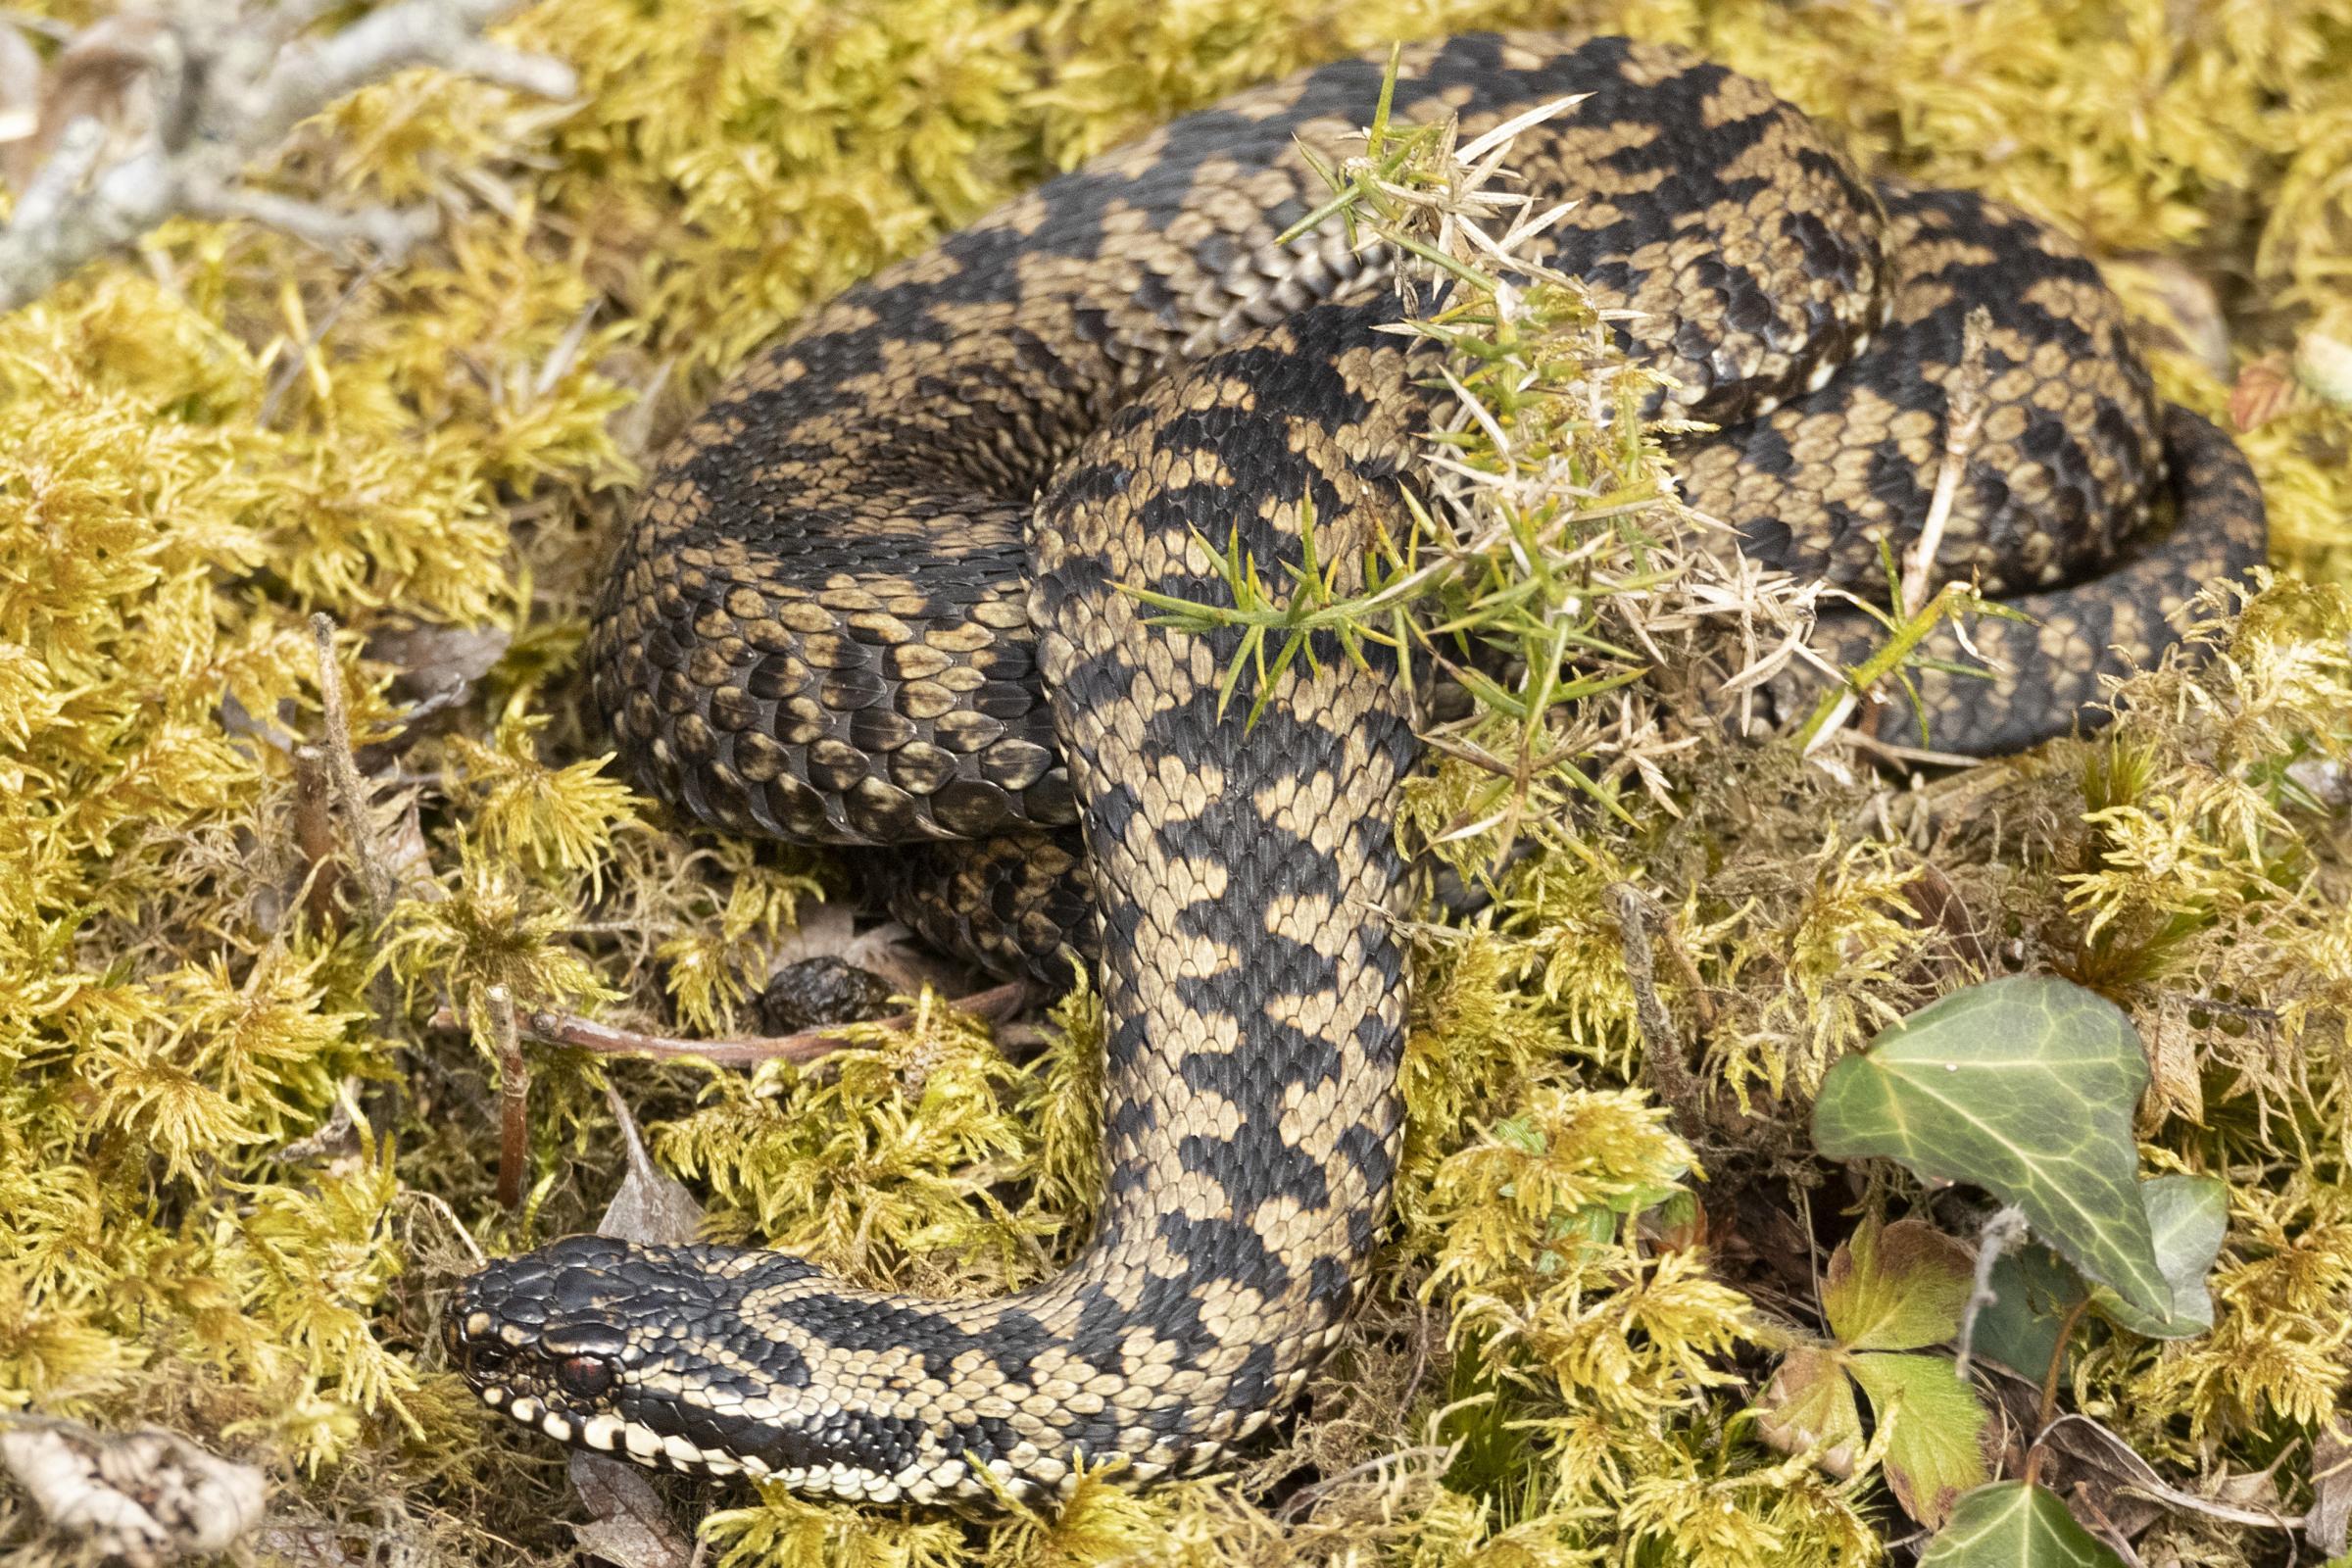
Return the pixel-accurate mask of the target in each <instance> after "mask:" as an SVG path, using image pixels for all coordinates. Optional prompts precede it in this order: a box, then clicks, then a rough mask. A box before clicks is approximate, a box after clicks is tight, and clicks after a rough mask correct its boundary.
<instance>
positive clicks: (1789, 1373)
mask: <svg viewBox="0 0 2352 1568" xmlns="http://www.w3.org/2000/svg"><path fill="white" fill-rule="evenodd" d="M1844 1360H1845V1357H1844V1356H1842V1355H1841V1354H1839V1353H1838V1351H1837V1350H1834V1349H1796V1350H1790V1351H1789V1353H1788V1355H1786V1356H1785V1357H1783V1358H1782V1360H1781V1367H1780V1370H1779V1371H1777V1372H1775V1373H1774V1374H1773V1375H1772V1381H1771V1382H1770V1383H1768V1384H1766V1385H1765V1386H1764V1396H1763V1397H1762V1398H1760V1399H1758V1400H1757V1401H1756V1426H1757V1435H1758V1436H1759V1437H1761V1438H1762V1439H1763V1440H1764V1441H1765V1442H1766V1443H1769V1444H1771V1445H1772V1446H1774V1447H1776V1448H1778V1449H1780V1450H1781V1451H1782V1452H1784V1453H1802V1452H1804V1451H1805V1450H1806V1449H1808V1448H1811V1449H1813V1450H1815V1454H1814V1462H1815V1463H1816V1464H1818V1465H1820V1466H1821V1468H1822V1469H1824V1470H1826V1471H1828V1472H1829V1473H1830V1474H1831V1475H1834V1476H1837V1477H1838V1478H1839V1479H1840V1480H1843V1479H1844V1478H1845V1477H1847V1476H1850V1475H1852V1474H1853V1473H1854V1458H1855V1456H1856V1455H1858V1454H1859V1453H1860V1452H1861V1451H1862V1410H1861V1407H1860V1406H1859V1405H1857V1404H1855V1402H1854V1386H1853V1384H1852V1383H1850V1382H1848V1381H1847V1380H1846V1376H1845V1367H1844V1365H1843V1363H1844Z"/></svg>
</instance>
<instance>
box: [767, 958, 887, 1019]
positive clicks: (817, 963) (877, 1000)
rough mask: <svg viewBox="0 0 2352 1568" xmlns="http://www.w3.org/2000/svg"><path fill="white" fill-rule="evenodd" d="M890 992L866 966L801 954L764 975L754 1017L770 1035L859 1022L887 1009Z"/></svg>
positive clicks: (885, 982) (879, 977) (880, 978)
mask: <svg viewBox="0 0 2352 1568" xmlns="http://www.w3.org/2000/svg"><path fill="white" fill-rule="evenodd" d="M891 995H892V987H891V984H890V982H889V981H887V980H885V979H883V978H882V977H881V976H880V975H878V974H875V973H874V972H873V971H872V970H870V969H860V968H858V966H857V965H856V964H854V963H844V962H843V961H842V960H841V959H839V958H803V959H802V960H801V961H800V962H798V963H792V964H786V965H785V966H784V967H783V968H781V969H779V970H777V971H776V972H775V974H774V975H773V976H771V977H770V978H769V980H768V982H767V989H766V990H764V991H762V992H760V1025H761V1027H762V1028H764V1029H766V1031H767V1032H768V1033H769V1034H776V1035H796V1034H799V1033H800V1032H801V1031H802V1030H804V1029H830V1028H832V1027H833V1026H834V1025H836V1024H844V1023H863V1022H865V1021H866V1020H867V1019H869V1018H879V1017H882V1016H884V1015H885V1014H887V1013H888V1012H889V1011H890V999H891Z"/></svg>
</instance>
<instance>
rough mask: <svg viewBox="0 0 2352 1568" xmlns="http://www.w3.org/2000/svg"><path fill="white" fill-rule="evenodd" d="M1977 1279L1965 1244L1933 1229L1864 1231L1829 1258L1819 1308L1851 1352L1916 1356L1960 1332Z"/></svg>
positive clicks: (1913, 1223)
mask: <svg viewBox="0 0 2352 1568" xmlns="http://www.w3.org/2000/svg"><path fill="white" fill-rule="evenodd" d="M1975 1277H1976V1262H1975V1259H1974V1258H1972V1257H1971V1256H1970V1255H1969V1250H1968V1248H1967V1246H1966V1244H1964V1243H1962V1242H1959V1241H1957V1240H1955V1239H1954V1238H1952V1237H1949V1236H1946V1235H1944V1234H1943V1232H1941V1231H1939V1230H1937V1229H1936V1227H1935V1226H1933V1225H1930V1224H1927V1223H1925V1222H1923V1221H1920V1220H1915V1219H1898V1220H1896V1221H1895V1222H1894V1223H1893V1224H1891V1225H1888V1226H1887V1227H1886V1228H1885V1229H1881V1228H1880V1227H1879V1226H1877V1225H1875V1224H1865V1225H1864V1226H1863V1227H1862V1228H1861V1229H1860V1230H1858V1231H1856V1232H1854V1235H1853V1239H1852V1240H1851V1241H1849V1242H1848V1243H1846V1245H1845V1246H1843V1247H1840V1248H1839V1249H1838V1250H1837V1251H1836V1252H1835V1253H1833V1254H1832V1255H1831V1257H1830V1271H1829V1276H1828V1278H1826V1279H1825V1280H1823V1281H1822V1287H1821V1305H1822V1309H1823V1310H1824V1311H1825V1312H1827V1313H1828V1314H1829V1319H1830V1329H1831V1332H1833V1333H1835V1334H1836V1335H1837V1336H1838V1344H1840V1345H1843V1346H1845V1347H1847V1348H1850V1349H1856V1350H1916V1349H1919V1348H1922V1347H1923V1346H1929V1345H1941V1344H1942V1343H1943V1342H1944V1341H1946V1340H1948V1339H1950V1338H1951V1337H1952V1336H1953V1335H1955V1334H1957V1333H1959V1332H1960V1310H1961V1308H1962V1307H1964V1306H1966V1305H1967V1304H1968V1293H1969V1289H1970V1287H1971V1285H1972V1284H1973V1283H1974V1281H1975Z"/></svg>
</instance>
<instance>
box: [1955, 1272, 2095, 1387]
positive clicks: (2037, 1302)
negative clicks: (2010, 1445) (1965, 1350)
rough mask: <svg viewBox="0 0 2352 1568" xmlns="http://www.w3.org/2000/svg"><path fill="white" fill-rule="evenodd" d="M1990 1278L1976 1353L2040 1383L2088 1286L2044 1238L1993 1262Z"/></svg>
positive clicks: (1977, 1335)
mask: <svg viewBox="0 0 2352 1568" xmlns="http://www.w3.org/2000/svg"><path fill="white" fill-rule="evenodd" d="M1988 1283H1989V1284H1990V1285H1991V1287H1992V1300H1991V1302H1990V1303H1989V1304H1987V1305H1985V1306H1984V1307H1982V1308H1980V1309H1979V1310H1978V1312H1977V1333H1976V1351H1977V1353H1978V1354H1979V1355H1988V1356H1990V1357H1992V1358H1993V1359H1994V1360H1995V1361H1998V1362H2000V1363H2001V1364H2002V1365H2003V1366H2005V1367H2007V1368H2009V1370H2010V1371H2012V1372H2015V1373H2017V1374H2018V1375H2019V1376H2020V1377H2024V1378H2029V1379H2031V1380H2032V1381H2034V1382H2035V1383H2039V1382H2040V1381H2041V1380H2042V1379H2043V1378H2044V1377H2046V1376H2048V1375H2049V1370H2050V1358H2051V1357H2052V1356H2054V1355H2056V1354H2058V1353H2059V1345H2058V1331H2059V1330H2060V1329H2061V1328H2063V1327H2065V1325H2066V1317H2067V1314H2068V1313H2069V1312H2072V1311H2073V1310H2074V1309H2075V1303H2076V1302H2077V1301H2080V1300H2082V1293H2083V1292H2084V1291H2085V1290H2087V1289H2088V1288H2089V1287H2088V1286H2086V1285H2085V1284H2084V1283H2083V1280H2082V1275H2080V1274H2078V1273H2076V1272H2075V1271H2074V1270H2073V1269H2072V1268H2071V1267H2069V1266H2068V1265H2067V1261H2066V1259H2065V1258H2063V1257H2060V1256H2059V1255H2058V1254H2057V1253H2056V1252H2053V1251H2051V1250H2049V1249H2048V1248H2046V1247H2044V1246H2042V1245H2041V1244H2040V1243H2039V1242H2028V1243H2027V1244H2026V1245H2025V1246H2023V1247H2021V1248H2019V1249H2018V1250H2016V1251H2014V1252H2010V1253H2008V1254H2006V1255H2005V1256H2003V1257H2002V1258H2001V1260H2000V1261H1999V1262H1997V1263H1995V1264H1993V1265H1992V1278H1991V1279H1990V1281H1989V1282H1988Z"/></svg>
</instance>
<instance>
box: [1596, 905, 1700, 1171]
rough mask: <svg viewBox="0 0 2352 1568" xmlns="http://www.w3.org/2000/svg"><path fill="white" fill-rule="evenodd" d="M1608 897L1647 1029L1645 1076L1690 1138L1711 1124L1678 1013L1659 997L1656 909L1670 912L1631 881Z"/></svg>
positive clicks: (1637, 1011)
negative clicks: (1653, 931) (1653, 940)
mask: <svg viewBox="0 0 2352 1568" xmlns="http://www.w3.org/2000/svg"><path fill="white" fill-rule="evenodd" d="M1603 897H1604V898H1605V899H1607V901H1608V904H1609V907H1610V909H1611V910H1612V911H1613V912H1614V913H1615V914H1616V916H1617V930H1618V939H1619V941H1620V942H1622V943H1623V944H1624V951H1625V978H1626V983H1627V984H1628V985H1630V986H1631V987H1632V988H1633V992H1634V1019H1635V1022H1636V1023H1638V1024H1639V1025H1640V1026H1641V1029H1642V1076H1643V1077H1644V1078H1646V1079H1648V1080H1649V1084H1650V1087H1651V1088H1653V1089H1655V1090H1656V1091H1657V1093H1658V1098H1659V1099H1660V1100H1663V1101H1664V1102H1666V1103H1667V1104H1668V1105H1669V1106H1670V1107H1672V1109H1673V1111H1674V1113H1675V1119H1676V1120H1677V1121H1678V1122H1680V1123H1682V1124H1683V1131H1684V1133H1685V1135H1686V1136H1693V1135H1695V1134H1696V1133H1697V1132H1698V1130H1699V1129H1700V1128H1701V1127H1702V1126H1703V1125H1704V1123H1705V1118H1704V1116H1703V1115H1702V1114H1701V1113H1700V1109H1699V1103H1698V1083H1697V1081H1696V1080H1695V1079H1694V1078H1692V1077H1691V1069H1690V1066H1689V1065H1688V1064H1687V1063H1685V1062H1684V1060H1683V1036H1682V1031H1681V1030H1679V1029H1677V1028H1675V1026H1674V1014H1672V1013H1670V1012H1668V1011H1667V1010H1666V1004H1665V1002H1664V1001H1663V1000H1661V999H1660V998H1659V996H1658V987H1657V978H1656V974H1657V970H1656V960H1655V958H1654V956H1652V954H1651V951H1650V946H1649V920H1650V915H1651V911H1652V910H1653V909H1656V911H1657V913H1658V914H1659V915H1660V916H1663V914H1664V913H1665V911H1664V910H1663V909H1658V908H1657V904H1656V901H1655V900H1653V899H1651V898H1650V897H1649V895H1647V894H1645V893H1643V892H1642V890H1641V889H1640V888H1637V887H1635V886H1634V885H1633V884H1632V883H1630V882H1613V883H1611V884H1609V887H1608V889H1607V891H1606V893H1604V894H1603ZM1660 923H1663V921H1662V920H1661V922H1660Z"/></svg>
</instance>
